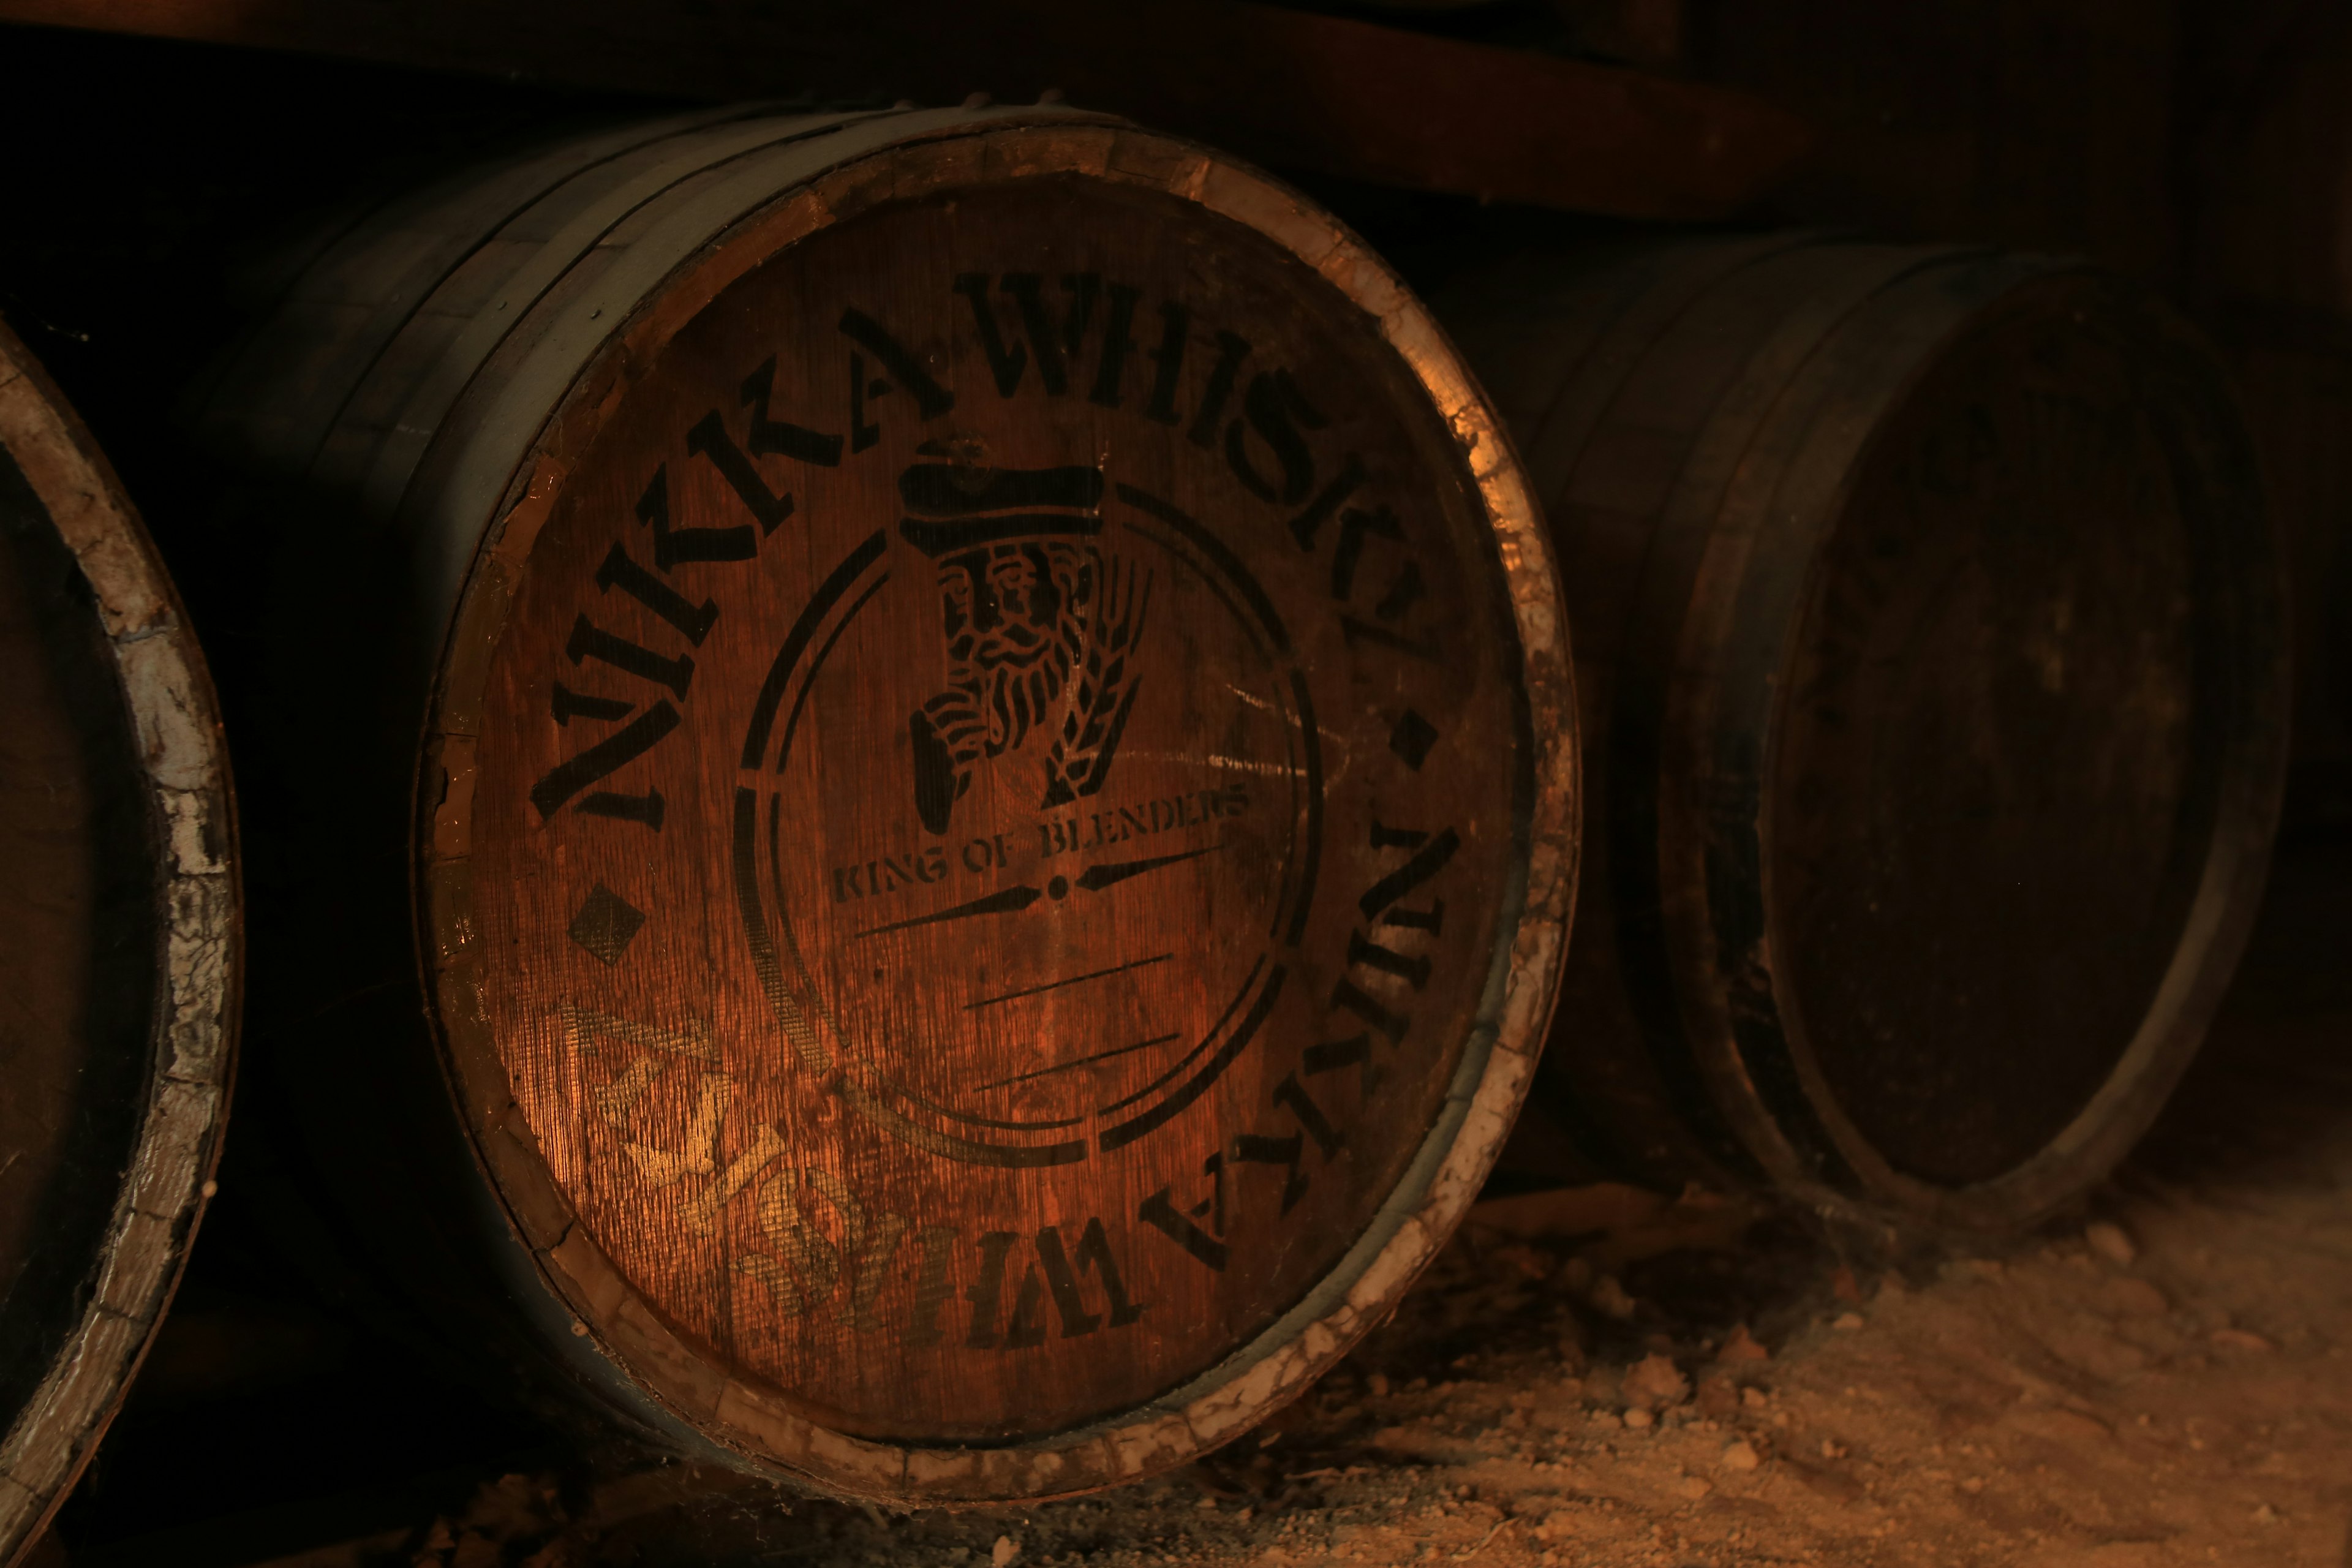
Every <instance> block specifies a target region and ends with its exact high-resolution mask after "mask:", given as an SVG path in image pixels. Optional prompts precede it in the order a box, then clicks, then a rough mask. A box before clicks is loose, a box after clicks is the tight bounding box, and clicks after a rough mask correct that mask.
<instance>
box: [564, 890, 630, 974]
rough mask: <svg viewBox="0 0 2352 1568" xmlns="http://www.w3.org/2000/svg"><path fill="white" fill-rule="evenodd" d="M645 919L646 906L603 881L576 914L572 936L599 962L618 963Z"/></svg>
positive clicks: (573, 939) (573, 920)
mask: <svg viewBox="0 0 2352 1568" xmlns="http://www.w3.org/2000/svg"><path fill="white" fill-rule="evenodd" d="M645 923H646V913H645V911H644V910H641V909H639V908H637V907H636V906H635V904H632V903H631V902H629V900H626V899H625V898H623V897H621V895H620V894H618V893H616V892H614V891H613V889H610V888H608V887H606V886H604V883H602V882H599V883H597V884H596V887H595V889H594V890H593V892H591V893H590V894H589V895H588V899H587V901H586V902H585V903H583V904H582V905H581V906H580V912H579V913H578V914H576V915H573V916H572V926H571V937H572V941H574V942H578V943H579V944H580V945H581V946H582V947H583V948H585V949H587V950H588V952H590V953H591V954H593V956H594V957H595V958H596V959H597V961H598V962H600V963H620V962H621V954H623V953H624V952H627V951H628V950H629V941H630V939H631V938H633V937H635V935H636V934H637V932H638V931H639V930H640V929H642V928H643V927H644V925H645Z"/></svg>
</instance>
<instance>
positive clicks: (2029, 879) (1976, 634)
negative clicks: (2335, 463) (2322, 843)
mask: <svg viewBox="0 0 2352 1568" xmlns="http://www.w3.org/2000/svg"><path fill="white" fill-rule="evenodd" d="M1442 307H1443V308H1444V310H1445V311H1446V319H1447V321H1448V324H1449V325H1450V326H1452V327H1454V330H1456V331H1459V332H1460V333H1461V334H1462V336H1463V338H1464V340H1465V344H1466V345H1467V350H1468V353H1470V355H1471V358H1472V362H1473V363H1474V364H1475V365H1476V366H1477V367H1478V369H1479V372H1480V374H1481V375H1482V376H1483V377H1484V378H1485V379H1486V383H1487V384H1488V385H1490V386H1491V387H1492V388H1493V389H1494V390H1495V393H1496V398H1497V401H1498V403H1499V404H1500V405H1502V406H1503V407H1504V408H1505V409H1506V411H1507V415H1508V416H1509V417H1511V419H1512V421H1513V423H1514V426H1515V427H1516V428H1517V433H1518V435H1519V437H1520V438H1521V440H1522V441H1523V442H1524V443H1525V445H1526V447H1527V449H1528V453H1529V463H1530V468H1531V470H1532V472H1533V474H1534V477H1535V479H1536V482H1537V485H1538V491H1539V493H1541V494H1543V495H1545V496H1546V497H1547V501H1548V508H1549V516H1550V520H1551V522H1552V525H1553V527H1554V529H1555V530H1556V532H1557V536H1558V538H1559V541H1560V543H1561V551H1562V558H1563V561H1564V563H1566V570H1565V581H1566V582H1567V584H1569V595H1570V613H1571V616H1573V617H1574V620H1575V624H1576V626H1577V632H1578V654H1579V658H1580V678H1579V688H1580V694H1581V695H1582V697H1583V700H1584V701H1585V703H1586V708H1587V720H1588V723H1587V728H1586V731H1585V734H1586V736H1587V745H1588V752H1587V757H1586V762H1587V776H1588V778H1589V779H1590V780H1591V789H1592V803H1593V805H1592V816H1591V820H1592V822H1593V823H1594V824H1595V832H1594V834H1593V836H1592V839H1591V850H1592V860H1591V879H1590V882H1589V883H1588V886H1589V887H1591V889H1593V890H1594V894H1595V896H1594V897H1592V898H1591V899H1590V900H1588V902H1587V906H1586V915H1587V918H1586V919H1585V920H1584V921H1582V922H1581V923H1580V928H1579V931H1578V940H1577V942H1576V944H1575V949H1574V951H1573V952H1571V954H1570V967H1569V975H1568V978H1567V981H1566V983H1565V992H1564V996H1563V1002H1562V1005H1561V1011H1560V1017H1561V1019H1562V1021H1563V1023H1562V1028H1561V1031H1560V1032H1559V1033H1558V1034H1557V1035H1556V1036H1555V1037H1554V1040H1553V1043H1552V1046H1551V1047H1550V1049H1549V1052H1548V1054H1547V1059H1546V1073H1547V1077H1548V1079H1549V1082H1550V1085H1551V1092H1549V1093H1548V1094H1547V1095H1545V1096H1544V1097H1543V1099H1542V1105H1543V1107H1544V1110H1545V1111H1546V1113H1547V1114H1546V1119H1547V1121H1548V1122H1549V1125H1550V1126H1551V1129H1552V1144H1551V1146H1552V1148H1553V1150H1554V1152H1555V1153H1556V1154H1557V1155H1559V1156H1560V1157H1563V1158H1567V1157H1568V1156H1569V1155H1570V1151H1580V1154H1578V1155H1577V1156H1575V1157H1573V1158H1569V1159H1568V1163H1570V1165H1572V1166H1579V1167H1583V1166H1585V1165H1588V1164H1590V1163H1597V1164H1598V1165H1600V1166H1601V1167H1602V1168H1605V1169H1610V1170H1615V1171H1620V1172H1622V1171H1638V1172H1641V1173H1643V1174H1645V1175H1646V1176H1647V1178H1648V1179H1650V1180H1652V1181H1654V1182H1656V1183H1660V1184H1664V1185H1667V1186H1668V1187H1670V1188H1671V1187H1673V1186H1675V1185H1678V1184H1680V1183H1682V1182H1684V1181H1686V1180H1689V1179H1693V1178H1695V1177H1709V1178H1712V1179H1717V1180H1733V1181H1741V1180H1744V1181H1750V1182H1754V1181H1769V1182H1772V1183H1774V1184H1780V1185H1782V1186H1784V1187H1787V1188H1789V1189H1790V1190H1794V1191H1798V1192H1801V1193H1803V1194H1807V1195H1808V1196H1809V1197H1811V1198H1812V1199H1813V1200H1814V1201H1816V1202H1819V1203H1822V1204H1826V1205H1832V1206H1846V1207H1862V1208H1866V1209H1871V1210H1875V1211H1878V1212H1882V1213H1892V1214H1895V1215H1904V1216H1907V1217H1909V1218H1911V1219H1914V1220H1925V1221H1928V1222H1931V1223H1937V1224H1953V1225H1962V1226H2006V1225H2013V1224H2017V1223H2020V1222H2022V1221H2024V1220H2028V1219H2031V1218H2032V1217H2034V1216H2035V1215H2040V1214H2042V1213H2045V1212H2047V1211H2048V1210H2049V1209H2050V1208H2051V1207H2052V1206H2053V1205H2059V1204H2062V1203H2064V1202H2066V1201H2068V1200H2069V1199H2071V1198H2073V1197H2074V1196H2077V1195H2079V1194H2081V1193H2082V1192H2083V1191H2084V1190H2086V1189H2087V1187H2088V1186H2089V1185H2090V1184H2093V1183H2095V1182H2096V1181H2097V1180H2098V1179H2100V1177H2101V1176H2103V1175H2104V1174H2105V1172H2106V1171H2107V1170H2108V1169H2109V1168H2110V1167H2111V1166H2112V1165H2113V1163H2115V1162H2116V1160H2117V1159H2119V1158H2121V1156H2122V1154H2123V1153H2124V1152H2125V1151H2126V1149H2127V1148H2128V1147H2129V1145H2130V1143H2131V1142H2132V1141H2133V1140H2134V1139H2136V1138H2137V1136H2138V1134H2139V1133H2140V1132H2141V1131H2144V1130H2145V1129H2146V1128H2147V1124H2148V1122H2149V1121H2151V1120H2152V1119H2153V1117H2154V1116H2155V1114H2156V1111H2157V1110H2158V1109H2159V1108H2160V1106H2161V1105H2162V1103H2163V1100H2164V1098H2165V1096H2166V1095H2168V1093H2169V1092H2170V1091H2171V1088H2172V1086H2173V1084H2174V1083H2175V1082H2176V1081H2177V1080H2178V1078H2179V1073H2180V1071H2181V1070H2182V1068H2184V1067H2185V1066H2186V1064H2187V1062H2188V1060H2189V1058H2190V1057H2191V1056H2192V1055H2193V1054H2194V1053H2195V1051H2196V1049H2197V1047H2198V1045H2199V1043H2200V1040H2201V1039H2202V1037H2203V1034H2204V1030H2205V1026H2206V1023H2207V1021H2208V1020H2209V1019H2210V1016H2211V1012H2212V1009H2213V1007H2214V1005H2216V1004H2217V1002H2218V998H2219V995H2220V992H2221V987H2222V985H2223V984H2225V983H2226V981H2227V979H2228V977H2229V975H2230V973H2231V971H2232V969H2233V967H2234V965H2235V963H2236V961H2237V954H2238V952H2239V951H2240V949H2241V947H2242V943H2243V942H2244V939H2245V933H2246V930H2247V923H2248V921H2250V920H2251V918H2252V910H2253V908H2254V905H2255V903H2256V901H2257V900H2258V899H2259V896H2260V892H2261V888H2262V884H2263V868H2264V866H2265V864H2266V862H2267V858H2268V853H2269V846H2270V842H2271V838H2272V836H2273V832H2274V830H2275V826H2276V820H2277V804H2278V795H2279V789H2280V784H2281V777H2282V768H2283V765H2284V750H2283V746H2284V700H2285V664H2284V654H2285V649H2284V624H2285V617H2284V611H2283V608H2282V605H2281V601H2280V597H2279V595H2280V587H2279V582H2278V567H2277V561H2276V556H2275V553H2274V551H2273V544H2272V541H2271V536H2270V531H2269V529H2268V527H2267V524H2266V521H2265V519H2264V516H2263V506H2262V497H2261V493H2260V489H2259V486H2258V484H2257V481H2256V476H2255V473H2254V466H2253V459H2252V448H2251V446H2250V442H2249V438H2248V436H2247V432H2246V429H2245V426H2244V422H2243V418H2242V415H2241V414H2240V413H2239V412H2238V410H2237V408H2236V407H2235V405H2234V404H2233V402H2232V400H2231V395H2230V394H2229V391H2228V388H2227V385H2226V383H2225V381H2224V379H2223V378H2222V376H2221V373H2220V371H2219V369H2218V366H2217V365H2216V363H2214V361H2213V360H2212V358H2211V356H2210V353H2208V352H2207V351H2206V350H2205V349H2204V348H2203V347H2202V346H2201V345H2200V343H2199V342H2198V341H2197V340H2196V339H2195V338H2194V337H2193V336H2192V335H2191V334H2189V332H2188V331H2187V330H2186V329H2185V328H2183V327H2182V326H2180V325H2179V323H2178V322H2177V321H2174V320H2173V319H2172V318H2170V317H2169V316H2168V315H2167V314H2166V313H2165V312H2164V311H2163V310H2160V309H2159V308H2158V307H2156V306H2155V305H2153V304H2152V303H2151V302H2149V301H2148V300H2147V299H2145V298H2144V297H2143V296H2141V295H2140V294H2138V293H2137V291H2135V290H2134V289H2132V288H2131V287H2130V286H2129V285H2127V284H2125V283H2122V282H2120V281H2118V280H2116V279H2114V278H2113V277H2112V276H2111V275H2107V274H2103V273H2100V272H2098V271H2097V270H2095V269H2094V268H2090V267H2088V266H2087V264H2068V263H2064V262H2056V261H2051V260H2047V259H2043V258H2026V257H2013V256H2002V255H2000V254H1998V253H1986V252H1966V251H1935V250H1922V249H1911V248H1903V247H1879V246H1864V245H1853V244H1829V243H1822V242H1821V241H1819V240H1817V239H1814V238H1811V237H1806V236H1802V235H1797V234H1788V235H1778V236H1759V237H1748V238H1744V239H1739V240H1731V241H1722V240H1708V241H1691V242H1684V243H1679V244H1672V245H1664V246H1651V247H1627V248H1625V249H1623V250H1620V251H1614V252H1612V251H1604V250H1598V249H1596V250H1588V251H1587V252H1585V253H1582V254H1580V255H1566V256H1564V255H1559V254H1551V255H1528V256H1525V257H1521V258H1516V259H1513V260H1511V261H1508V262H1505V263H1501V264H1497V265H1496V266H1494V267H1492V268H1490V269H1489V270H1488V271H1487V272H1486V274H1484V275H1483V276H1481V277H1479V278H1477V279H1465V281H1464V282H1463V284H1462V285H1461V286H1460V288H1459V289H1458V290H1457V291H1456V292H1455V293H1454V294H1453V295H1451V296H1449V297H1448V298H1446V299H1445V300H1444V301H1442Z"/></svg>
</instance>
